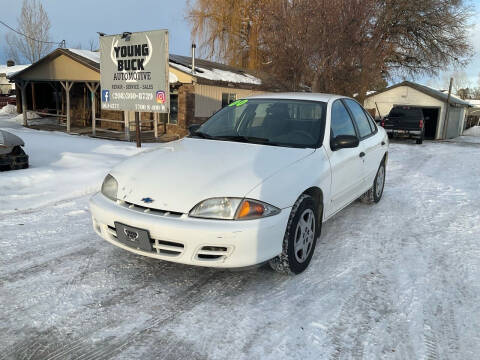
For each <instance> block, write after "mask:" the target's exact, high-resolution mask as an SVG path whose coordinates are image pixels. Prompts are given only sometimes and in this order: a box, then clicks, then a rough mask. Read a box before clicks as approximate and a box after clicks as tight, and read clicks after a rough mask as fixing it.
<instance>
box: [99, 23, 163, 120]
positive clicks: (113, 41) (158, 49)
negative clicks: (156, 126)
mask: <svg viewBox="0 0 480 360" xmlns="http://www.w3.org/2000/svg"><path fill="white" fill-rule="evenodd" d="M100 85H101V98H102V99H101V100H102V109H103V110H120V111H137V112H159V113H168V112H169V108H170V93H169V90H170V84H169V82H168V31H167V30H155V31H146V32H138V33H124V34H120V35H112V36H101V37H100Z"/></svg>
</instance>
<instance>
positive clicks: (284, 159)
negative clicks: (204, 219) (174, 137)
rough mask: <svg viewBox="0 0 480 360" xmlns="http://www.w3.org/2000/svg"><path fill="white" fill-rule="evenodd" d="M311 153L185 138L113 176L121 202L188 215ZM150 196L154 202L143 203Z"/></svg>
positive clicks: (132, 161) (144, 155)
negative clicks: (116, 182) (215, 198)
mask: <svg viewBox="0 0 480 360" xmlns="http://www.w3.org/2000/svg"><path fill="white" fill-rule="evenodd" d="M313 152H314V150H313V149H298V148H287V147H277V146H267V145H258V144H249V143H238V142H231V141H216V140H206V139H197V138H184V139H182V140H179V141H175V142H172V143H168V144H164V145H161V146H160V147H159V148H156V149H155V150H150V151H146V152H143V153H141V154H139V155H136V156H133V157H132V158H130V159H129V160H127V161H125V162H123V163H121V164H120V165H118V166H117V167H115V168H114V169H113V170H112V172H111V174H112V175H113V176H114V177H115V178H116V179H117V181H118V194H117V197H118V198H119V199H120V200H124V201H127V202H130V203H133V204H137V205H142V206H146V207H150V208H153V209H159V210H166V211H172V212H181V213H188V212H189V211H190V210H191V209H192V208H193V207H194V206H195V205H196V204H198V203H199V202H200V201H203V200H205V199H209V198H214V197H225V196H228V197H240V198H242V197H244V196H245V195H246V194H247V193H248V192H249V191H250V190H251V189H253V188H254V187H255V186H257V185H258V184H260V183H261V182H263V181H264V180H266V179H267V178H269V177H271V176H272V175H273V174H275V173H276V172H278V171H280V170H281V169H283V168H285V167H288V166H289V165H291V164H293V163H295V162H297V161H299V160H301V159H303V158H305V157H307V156H309V155H310V154H312V153H313ZM146 198H149V200H152V201H151V202H149V203H145V202H143V201H142V199H146ZM258 200H261V199H258ZM273 205H275V204H273Z"/></svg>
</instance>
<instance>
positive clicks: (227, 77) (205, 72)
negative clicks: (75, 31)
mask: <svg viewBox="0 0 480 360" xmlns="http://www.w3.org/2000/svg"><path fill="white" fill-rule="evenodd" d="M67 50H69V51H71V52H72V53H74V54H76V55H79V56H82V57H84V58H86V59H88V60H90V61H93V62H95V63H97V64H100V52H98V51H97V52H93V51H89V50H80V49H67ZM170 56H171V58H174V59H176V60H177V61H176V62H173V61H170V62H169V64H170V66H172V67H174V68H176V69H178V70H180V71H183V72H185V73H188V74H190V73H191V69H190V67H188V66H185V65H182V64H179V63H178V60H179V59H182V60H185V59H186V60H189V59H190V58H188V57H184V56H178V55H173V54H172V55H170ZM198 60H199V61H200V62H201V63H202V62H203V63H207V61H205V60H200V59H198ZM190 62H191V60H190ZM208 63H209V64H211V65H212V68H210V69H207V68H206V66H204V67H196V72H195V76H196V77H200V78H203V79H206V80H212V81H224V82H229V83H240V84H253V85H261V84H262V80H260V79H258V78H256V77H255V76H252V75H250V74H247V73H245V72H243V71H233V70H232V71H228V70H226V69H227V68H228V67H227V66H226V65H223V64H215V63H213V62H208ZM215 65H218V67H219V68H215V67H214V66H215ZM220 67H222V68H223V69H221V68H220ZM169 78H170V82H171V83H176V82H178V78H177V76H175V74H172V73H170V76H169Z"/></svg>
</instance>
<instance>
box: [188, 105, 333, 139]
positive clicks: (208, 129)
mask: <svg viewBox="0 0 480 360" xmlns="http://www.w3.org/2000/svg"><path fill="white" fill-rule="evenodd" d="M326 109H327V104H326V103H324V102H317V101H301V100H299V101H297V100H278V99H251V100H238V101H235V102H233V103H232V104H230V105H228V106H227V107H225V108H223V109H222V110H220V111H219V112H217V113H216V114H215V115H213V116H212V117H211V118H210V119H209V120H208V121H207V122H205V123H204V124H203V125H202V126H200V127H199V128H198V129H197V130H196V132H195V133H194V134H193V136H196V137H203V138H207V139H214V140H231V141H241V142H252V143H260V144H265V145H272V146H290V147H308V148H310V147H312V148H313V147H318V146H320V145H321V141H322V140H323V133H324V128H325V113H326Z"/></svg>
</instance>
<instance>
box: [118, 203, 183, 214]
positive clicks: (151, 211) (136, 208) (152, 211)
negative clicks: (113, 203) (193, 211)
mask: <svg viewBox="0 0 480 360" xmlns="http://www.w3.org/2000/svg"><path fill="white" fill-rule="evenodd" d="M117 204H118V205H120V206H122V207H124V208H127V209H130V210H133V211H137V212H141V213H144V214H150V215H157V216H163V217H173V218H179V217H181V216H182V215H183V213H181V212H175V211H168V210H158V209H152V208H149V207H145V206H141V205H136V204H133V203H130V202H128V201H122V200H117Z"/></svg>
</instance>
